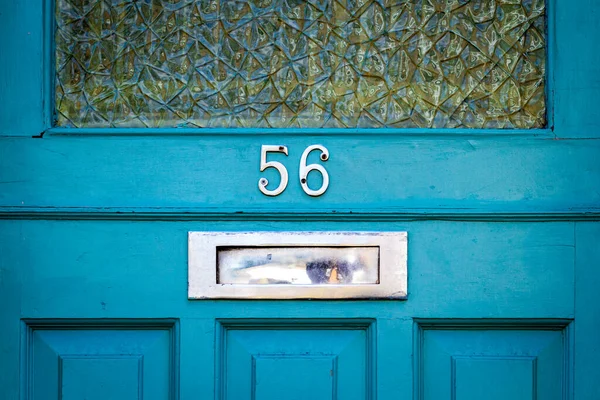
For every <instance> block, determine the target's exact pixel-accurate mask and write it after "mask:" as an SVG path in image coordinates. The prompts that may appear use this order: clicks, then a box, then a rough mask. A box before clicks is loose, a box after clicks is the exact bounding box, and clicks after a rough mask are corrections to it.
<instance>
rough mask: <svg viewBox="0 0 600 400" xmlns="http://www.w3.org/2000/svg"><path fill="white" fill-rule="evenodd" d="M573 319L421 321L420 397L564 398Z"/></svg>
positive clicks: (567, 382) (419, 346)
mask: <svg viewBox="0 0 600 400" xmlns="http://www.w3.org/2000/svg"><path fill="white" fill-rule="evenodd" d="M568 324H569V321H562V322H561V321H554V322H551V323H545V324H544V323H540V322H536V323H531V322H529V323H528V322H527V321H526V320H522V321H513V322H511V323H507V322H501V321H499V322H497V323H493V322H492V323H489V322H488V323H483V322H481V321H479V322H475V321H471V322H462V323H461V322H460V321H454V322H449V321H430V322H421V323H419V322H417V325H418V328H417V335H418V339H417V343H418V344H417V346H418V348H417V352H418V353H417V354H418V365H419V367H420V375H419V376H418V377H417V379H418V391H419V397H418V398H419V399H424V400H429V399H458V400H470V399H481V398H489V399H493V400H496V399H498V400H500V399H527V400H529V399H564V398H565V396H566V395H567V393H568V392H569V390H570V385H571V378H570V376H569V371H570V369H569V368H568V367H567V366H569V365H571V362H572V360H570V359H569V357H570V351H569V348H570V346H571V342H570V341H571V340H572V336H571V335H570V333H569V329H570V328H568Z"/></svg>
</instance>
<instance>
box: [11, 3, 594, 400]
mask: <svg viewBox="0 0 600 400" xmlns="http://www.w3.org/2000/svg"><path fill="white" fill-rule="evenodd" d="M4 3H5V4H4ZM4 3H3V4H2V7H0V48H2V51H1V52H0V104H2V107H1V108H0V135H1V136H2V138H0V218H2V220H1V221H0V304H2V307H1V309H0V326H2V329H0V397H2V398H3V399H11V400H12V399H18V398H33V397H35V396H36V395H37V396H46V398H49V397H48V396H54V397H52V398H56V397H58V396H59V394H58V393H59V390H58V387H57V385H58V378H57V377H56V375H53V374H54V372H55V371H56V368H57V366H58V365H59V363H58V362H57V359H58V356H59V355H60V356H61V357H62V358H63V359H69V355H71V356H72V355H79V356H85V357H88V358H86V359H85V360H86V362H84V363H83V364H81V363H80V361H77V362H75V363H74V364H69V362H67V363H64V362H63V364H62V365H63V366H65V365H66V367H65V369H64V370H63V378H64V382H67V383H68V382H74V379H76V378H78V376H77V375H73V373H74V372H73V371H75V372H77V373H80V375H79V378H81V377H90V376H99V379H98V381H95V382H92V383H93V384H92V385H90V387H98V385H99V386H101V384H104V383H105V382H116V385H113V386H110V385H108V386H104V388H105V389H98V390H96V391H95V392H93V393H92V395H96V396H101V397H102V396H103V398H109V397H112V398H118V397H116V396H119V395H121V396H122V395H125V394H127V393H133V391H132V390H135V388H139V387H140V386H139V382H140V378H139V374H138V375H136V376H135V377H133V376H134V375H135V373H134V372H132V371H134V369H133V367H132V363H131V358H128V357H124V360H123V361H122V363H121V364H119V363H118V362H116V364H115V362H113V361H111V360H113V359H112V358H111V357H112V355H114V354H115V353H116V352H118V351H121V352H122V353H131V354H143V355H148V357H150V358H149V359H148V363H149V365H148V368H149V369H146V371H158V372H155V373H154V374H155V375H156V376H163V377H164V376H165V373H168V374H169V382H174V383H173V384H172V385H171V386H169V388H168V389H166V390H165V389H164V386H163V387H159V388H157V389H155V390H154V389H153V387H152V384H153V383H155V384H159V383H160V382H163V381H160V380H156V381H153V376H152V375H148V376H143V375H142V378H143V379H142V382H145V383H146V384H150V385H151V386H150V387H149V388H147V389H146V390H145V391H144V397H145V398H152V396H153V395H154V396H160V395H162V394H164V393H167V396H170V397H171V398H173V399H176V398H181V399H193V398H215V397H217V398H218V397H219V396H225V394H224V393H226V392H223V388H224V387H225V388H227V387H230V388H232V389H229V390H233V392H229V393H230V394H231V393H234V394H236V395H237V394H239V397H238V398H242V397H243V396H246V395H248V391H247V390H243V388H244V387H245V386H239V388H240V389H239V390H238V387H237V386H236V381H235V380H227V376H229V377H231V376H245V377H247V376H252V371H254V374H255V375H254V377H255V378H256V377H257V376H258V377H260V374H261V373H262V372H261V371H271V372H270V373H271V374H276V378H277V379H279V381H278V382H285V381H286V379H289V375H285V374H286V373H289V371H298V375H297V376H298V377H299V378H303V379H307V380H315V381H316V382H318V383H319V384H316V385H313V386H309V385H305V386H301V387H302V388H303V389H306V390H309V391H310V393H309V395H310V396H311V397H315V398H318V396H327V395H329V394H331V396H329V397H327V398H330V397H333V393H338V397H339V398H349V397H344V396H343V395H342V392H340V391H338V392H333V391H331V392H330V391H329V386H327V385H329V384H330V382H331V381H330V380H328V378H327V379H325V378H323V376H322V375H319V374H321V372H323V371H324V372H326V373H328V374H329V373H330V372H329V371H332V370H335V368H330V367H329V365H330V364H328V363H329V359H330V358H332V357H335V356H336V355H339V354H341V353H342V352H343V351H342V350H343V349H346V348H347V349H348V354H349V358H347V360H349V361H347V362H344V363H340V364H338V366H337V367H336V368H343V366H344V365H347V366H349V368H350V369H351V370H361V371H363V370H366V371H368V372H367V374H368V376H367V377H365V380H364V381H363V380H359V379H353V378H352V377H351V376H352V375H346V376H348V378H344V375H343V373H342V372H341V370H340V369H338V370H335V372H334V373H333V375H335V376H337V377H338V381H337V385H338V386H337V387H338V389H339V388H340V387H342V388H343V387H344V386H343V385H344V384H345V383H346V382H348V381H349V380H351V381H350V383H348V386H346V387H354V386H353V385H354V384H357V385H358V384H361V385H362V384H363V382H364V385H365V386H364V387H365V388H368V389H367V390H366V393H367V394H368V395H369V396H371V398H375V396H376V397H377V398H379V399H383V400H385V399H398V398H411V397H413V398H422V399H430V398H446V393H441V394H440V393H437V392H435V391H433V392H423V391H421V389H420V388H421V385H423V386H428V385H429V387H434V388H440V389H439V390H442V389H443V390H452V389H453V390H454V393H455V394H456V396H457V397H458V396H465V397H466V398H469V397H468V396H471V395H475V394H477V393H479V392H477V390H480V389H481V387H479V386H468V385H466V386H465V383H469V382H475V383H477V382H485V380H486V379H489V378H490V376H498V377H499V378H502V379H506V377H511V376H513V375H511V374H514V373H516V374H517V375H516V376H517V378H518V379H522V377H523V376H525V375H527V376H528V377H531V379H530V380H529V381H522V380H511V381H510V382H508V383H507V385H506V387H504V386H501V387H499V388H496V391H495V392H494V393H491V394H489V396H488V397H491V396H504V398H514V397H515V396H519V395H524V394H528V393H527V390H525V389H528V388H529V387H530V386H529V385H530V383H531V381H532V380H533V374H529V372H530V369H531V368H532V367H531V365H532V364H531V363H530V361H529V360H531V359H532V358H533V357H539V359H538V361H537V362H538V364H537V365H538V367H539V369H538V371H542V372H540V373H541V375H539V376H536V378H537V385H538V388H539V391H538V392H537V393H538V397H539V398H562V399H576V400H584V399H597V398H598V397H600V389H599V385H598V382H599V381H600V370H599V369H598V368H597V358H598V355H599V354H598V353H599V349H600V345H599V341H598V334H597V333H598V331H599V330H600V314H599V313H600V311H599V310H600V303H599V302H598V301H596V300H595V299H596V292H597V287H598V285H600V268H598V266H599V265H600V252H599V251H600V250H599V249H600V246H598V243H599V241H600V228H599V224H600V222H598V221H599V220H600V192H599V189H598V188H599V187H600V162H599V161H598V154H600V141H599V140H598V138H600V125H599V124H600V123H599V122H598V121H599V120H600V118H599V117H600V115H599V111H598V107H597V101H596V100H597V97H598V94H599V89H600V86H599V84H598V78H597V77H598V76H600V62H599V61H600V59H599V57H600V52H598V51H597V50H596V49H595V48H594V47H593V41H590V38H594V37H599V36H600V25H598V24H597V23H596V22H595V21H597V20H598V13H599V12H600V11H599V10H598V7H597V6H596V2H595V0H576V1H574V2H569V3H566V2H559V1H551V2H549V4H548V11H549V21H548V22H549V37H548V40H549V43H550V45H549V49H548V51H549V59H548V66H549V75H548V76H549V77H550V78H549V79H550V82H549V85H548V87H549V92H548V96H549V97H548V98H549V107H550V110H551V113H550V115H549V116H548V117H549V120H550V121H552V123H551V124H550V126H549V127H548V129H543V130H535V131H522V130H518V131H498V130H491V131H485V130H473V131H471V130H465V129H459V130H444V129H436V130H415V129H410V130H405V131H396V130H391V129H383V130H377V131H375V130H355V129H353V130H347V131H344V130H332V129H323V130H308V131H300V130H272V131H263V130H251V129H248V130H235V131H227V130H203V131H198V130H195V131H194V130H187V129H173V130H164V129H162V130H161V129H155V130H140V129H131V130H123V129H119V130H106V129H98V130H78V131H73V130H68V129H50V125H51V124H50V121H51V115H52V103H51V101H50V99H51V98H52V90H50V88H51V84H50V77H52V67H51V65H52V60H51V57H52V46H51V44H50V37H51V34H50V29H49V27H50V26H51V20H52V17H51V13H48V12H47V10H48V7H49V6H50V3H51V2H50V1H44V2H43V4H44V6H43V7H40V4H39V3H40V2H33V1H30V0H21V1H11V2H8V1H6V2H4ZM42 133H43V135H42ZM40 136H43V137H42V138H40ZM265 137H266V138H268V141H269V142H271V141H272V140H275V139H276V140H277V143H283V144H284V145H286V146H288V147H289V148H290V149H305V148H306V147H307V146H309V145H311V144H314V143H322V144H323V145H324V146H326V147H327V148H328V149H329V151H330V152H331V154H332V158H331V159H330V160H329V161H328V162H327V164H326V168H327V171H328V173H329V175H330V177H331V184H330V187H329V188H328V190H327V192H326V193H324V194H323V195H322V196H321V197H318V198H311V197H309V196H307V195H306V194H305V193H304V192H303V191H302V188H301V186H300V183H299V182H297V179H292V180H291V181H290V184H289V186H288V187H287V189H286V191H285V192H284V193H282V194H281V195H280V196H278V197H277V198H268V197H266V196H263V195H262V194H261V193H260V191H259V190H258V188H257V187H256V183H257V182H258V180H259V179H260V177H261V176H262V174H261V173H260V172H259V157H258V154H259V149H260V146H261V145H262V144H264V143H266V141H265ZM273 143H275V142H273ZM300 156H301V151H300V150H298V151H297V152H296V153H291V152H290V156H289V157H288V159H287V160H286V163H287V162H288V161H289V166H290V167H289V168H292V166H297V165H299V162H300ZM315 157H316V155H315ZM273 159H276V158H275V157H274V158H273ZM359 163H360V166H361V168H356V166H357V165H358V164H359ZM290 170H291V169H290ZM272 172H274V171H265V173H264V176H266V177H270V178H271V179H273V178H275V176H274V175H271V173H272ZM274 181H276V179H274ZM200 230H203V231H211V230H212V231H239V232H241V231H299V230H307V231H308V230H310V231H340V230H348V231H408V232H409V234H410V237H411V240H410V243H409V244H408V253H409V255H410V256H409V263H408V291H409V293H408V300H407V301H287V302H278V301H271V300H264V301H260V302H252V301H212V300H207V301H202V302H197V301H189V300H188V298H187V233H188V232H189V231H200ZM123 332H125V335H124V334H123ZM165 332H169V333H168V335H167V336H168V337H167V336H163V334H165ZM336 333H341V334H340V335H338V337H339V342H337V343H335V344H334V342H336V341H335V340H334V339H332V334H336ZM124 337H125V339H124ZM126 337H128V339H127V338H126ZM145 337H146V338H147V337H150V338H155V339H156V340H155V341H154V342H153V343H156V347H155V348H152V349H141V350H139V349H132V348H130V347H128V346H124V347H122V348H120V349H119V347H118V345H119V343H123V342H127V341H128V340H129V341H132V342H139V343H146V342H145V341H144V340H142V338H145ZM36 340H37V341H36ZM344 340H345V341H346V342H345V343H342V342H341V341H344ZM508 342H510V343H514V345H513V346H512V347H511V346H510V345H507V343H508ZM559 342H560V343H559ZM32 343H33V346H32ZM323 343H325V344H326V346H325V348H324V347H323ZM344 345H345V347H344ZM335 346H338V347H335ZM32 349H33V352H32ZM36 352H37V353H36ZM228 352H231V353H230V354H232V358H231V359H225V355H226V354H228ZM260 353H269V354H279V355H280V357H272V358H268V357H267V360H266V361H265V362H264V363H262V361H259V362H258V364H256V363H255V364H252V363H250V364H248V363H247V362H246V361H245V360H247V357H250V358H251V357H253V356H254V357H255V358H257V357H256V355H257V354H260ZM29 354H32V357H37V356H39V358H33V359H32V358H28V357H29ZM152 354H155V355H156V356H152ZM299 355H303V357H304V358H303V357H300V356H299ZM90 356H93V357H90ZM152 357H154V358H152ZM236 357H238V358H236ZM71 359H72V358H71ZM150 359H152V360H154V361H151V360H150ZM242 359H243V360H244V361H240V360H242ZM448 359H451V360H454V361H453V362H454V364H452V363H446V362H447V360H448ZM223 360H225V361H226V365H223V363H222V361H223ZM236 360H237V361H236ZM465 360H466V361H465ZM490 360H491V361H494V362H496V361H497V362H498V363H495V364H494V363H492V364H490V362H491V361H490ZM32 361H33V362H32ZM87 361H89V363H88V362H87ZM261 363H262V364H261ZM559 364H560V365H561V366H562V368H561V372H560V374H558V373H556V371H557V369H556V367H557V365H559ZM252 365H254V367H253V366H252ZM446 365H450V366H452V365H454V375H452V370H451V371H450V376H451V379H450V380H448V378H447V377H448V370H447V369H445V368H446V367H445V366H446ZM542 365H545V366H548V369H543V368H542ZM253 368H254V369H253ZM265 368H266V369H265ZM44 369H46V371H52V374H50V373H47V374H43V373H41V372H39V371H40V370H44ZM98 371H99V372H98ZM165 371H168V372H165ZM518 371H521V372H518ZM543 371H549V372H548V373H546V372H543ZM463 373H467V375H464V374H463ZM132 374H133V375H132ZM257 374H258V375H257ZM336 374H337V375H336ZM34 375H35V377H36V379H35V380H32V376H34ZM293 376H294V375H292V377H293ZM452 377H454V378H452ZM464 377H467V378H468V379H467V378H465V379H463V378H464ZM121 378H122V379H121ZM499 381H502V380H499ZM499 381H495V382H499ZM32 382H35V384H36V385H38V386H37V387H36V388H34V387H33V386H32V384H33V383H32ZM81 382H84V380H81ZM256 382H258V383H256ZM514 382H522V386H519V385H517V386H516V387H517V389H518V388H521V387H522V388H525V389H524V390H523V391H522V392H520V393H517V394H515V391H514V389H515V385H514ZM559 383H560V386H561V387H560V389H556V390H554V391H552V393H550V394H548V395H547V396H546V395H545V393H547V392H544V390H547V388H556V387H557V386H556V385H557V384H559ZM94 385H97V386H94ZM228 385H229V386H228ZM294 385H298V382H294ZM432 385H434V386H432ZM142 387H143V384H142ZM295 387H299V386H295ZM49 388H50V389H49ZM115 388H121V389H122V390H121V389H119V390H117V389H115ZM254 388H255V393H256V394H257V396H258V397H261V396H262V397H263V398H269V397H273V396H278V395H279V396H280V392H277V389H278V388H277V387H273V388H271V387H268V386H267V387H265V386H264V381H262V382H260V381H256V380H255V385H254ZM465 388H466V389H465ZM32 389H34V391H33V392H31V390H32ZM54 389H56V390H54ZM63 389H64V387H63ZM85 389H86V386H85V383H76V384H75V385H74V386H73V387H70V388H68V390H71V391H68V390H66V389H64V390H63V395H64V396H63V398H65V399H67V398H68V397H69V396H73V397H76V396H78V395H81V394H82V393H83V394H85V395H87V394H89V393H87V392H85ZM113 389H114V390H115V391H114V392H111V390H113ZM78 390H79V391H78ZM103 390H104V392H103ZM235 390H238V391H237V392H235ZM339 390H343V389H339ZM465 390H466V392H465ZM324 393H325V395H324ZM355 393H359V394H363V393H365V391H363V387H361V388H359V389H357V390H356V392H355ZM465 393H466V394H465ZM231 396H234V395H233V394H232V395H231ZM553 396H554V397H553ZM365 397H367V396H365ZM163 398H164V397H163ZM361 398H364V397H361ZM491 398H493V397H491Z"/></svg>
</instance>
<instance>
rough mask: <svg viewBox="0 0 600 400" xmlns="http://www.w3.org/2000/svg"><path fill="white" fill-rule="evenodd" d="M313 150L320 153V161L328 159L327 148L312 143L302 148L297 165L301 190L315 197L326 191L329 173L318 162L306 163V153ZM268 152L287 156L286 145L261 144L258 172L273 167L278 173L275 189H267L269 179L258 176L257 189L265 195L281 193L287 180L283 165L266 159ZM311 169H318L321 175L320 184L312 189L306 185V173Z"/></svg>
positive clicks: (286, 172)
mask: <svg viewBox="0 0 600 400" xmlns="http://www.w3.org/2000/svg"><path fill="white" fill-rule="evenodd" d="M314 150H318V151H320V152H321V155H320V157H319V158H320V159H321V160H322V161H327V160H329V150H327V148H326V147H325V146H323V145H321V144H313V145H311V146H308V147H307V148H306V149H305V150H304V153H302V158H301V159H300V167H299V170H298V172H299V175H300V185H301V186H302V190H304V193H306V194H307V195H309V196H313V197H317V196H321V195H322V194H323V193H325V191H327V188H328V187H329V174H328V173H327V170H326V169H325V167H323V166H322V165H320V164H309V165H306V163H307V159H308V155H309V154H310V153H311V152H312V151H314ZM268 153H283V154H285V155H286V156H287V155H288V148H287V146H282V145H266V144H263V145H262V147H261V149H260V172H263V171H264V170H266V169H267V168H275V169H276V170H277V172H278V173H279V176H280V181H279V186H277V187H276V188H275V189H272V190H269V189H267V185H268V184H269V180H268V179H267V178H264V177H263V178H260V179H259V181H258V189H259V190H260V191H261V193H262V194H264V195H265V196H278V195H280V194H281V193H283V191H284V190H285V188H286V187H287V184H288V180H289V177H288V171H287V169H286V168H285V166H284V165H283V164H282V163H280V162H277V161H267V154H268ZM311 171H318V172H319V173H320V174H321V176H322V177H323V183H322V184H321V187H320V188H318V189H316V190H313V189H311V188H310V187H309V186H308V174H309V173H310V172H311Z"/></svg>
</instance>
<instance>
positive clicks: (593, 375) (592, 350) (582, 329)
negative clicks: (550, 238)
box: [575, 223, 600, 400]
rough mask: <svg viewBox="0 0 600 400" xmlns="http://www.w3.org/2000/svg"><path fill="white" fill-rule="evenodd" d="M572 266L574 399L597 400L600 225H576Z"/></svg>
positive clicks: (599, 378) (599, 391) (599, 375)
mask: <svg viewBox="0 0 600 400" xmlns="http://www.w3.org/2000/svg"><path fill="white" fill-rule="evenodd" d="M575 236H576V243H577V245H576V248H577V253H576V264H575V305H576V309H575V374H576V375H575V398H576V399H577V400H584V399H585V400H592V399H598V398H600V384H599V383H598V382H600V369H598V368H597V365H598V359H599V358H600V301H598V288H599V287H600V224H597V223H577V224H576V229H575Z"/></svg>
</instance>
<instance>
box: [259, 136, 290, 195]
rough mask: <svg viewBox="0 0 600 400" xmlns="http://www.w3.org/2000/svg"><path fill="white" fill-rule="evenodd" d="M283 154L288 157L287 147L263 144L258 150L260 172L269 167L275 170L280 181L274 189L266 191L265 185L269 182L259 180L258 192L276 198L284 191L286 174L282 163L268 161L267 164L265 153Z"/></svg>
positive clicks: (264, 179) (286, 180)
mask: <svg viewBox="0 0 600 400" xmlns="http://www.w3.org/2000/svg"><path fill="white" fill-rule="evenodd" d="M269 152H273V153H283V154H285V155H286V156H287V155H288V148H287V146H274V145H266V144H263V145H262V147H261V149H260V172H263V171H264V170H265V169H267V168H269V167H271V168H275V169H276V170H277V171H278V172H279V175H281V180H280V181H279V186H277V188H276V189H273V190H269V189H267V185H268V184H269V180H268V179H267V178H260V179H259V180H258V188H259V189H260V191H261V192H262V193H263V194H264V195H267V196H277V195H280V194H281V192H283V191H284V190H285V188H286V187H287V184H288V172H287V169H286V168H285V167H284V166H283V164H282V163H280V162H277V161H269V162H267V153H269Z"/></svg>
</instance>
